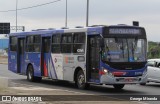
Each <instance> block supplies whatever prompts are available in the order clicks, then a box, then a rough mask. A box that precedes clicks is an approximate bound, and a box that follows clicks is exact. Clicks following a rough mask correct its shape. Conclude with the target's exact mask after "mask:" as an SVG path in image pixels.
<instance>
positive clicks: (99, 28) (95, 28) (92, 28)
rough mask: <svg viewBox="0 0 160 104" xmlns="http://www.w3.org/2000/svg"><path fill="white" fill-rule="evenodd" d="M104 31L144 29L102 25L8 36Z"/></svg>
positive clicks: (19, 33)
mask: <svg viewBox="0 0 160 104" xmlns="http://www.w3.org/2000/svg"><path fill="white" fill-rule="evenodd" d="M103 28H104V29H109V28H133V29H134V28H135V29H144V28H143V27H139V26H128V25H110V26H104V25H93V26H90V27H78V28H67V29H38V30H33V31H29V32H17V33H11V34H9V36H26V35H33V34H35V35H38V34H42V35H43V34H54V33H71V32H88V33H89V34H97V33H100V34H101V33H103Z"/></svg>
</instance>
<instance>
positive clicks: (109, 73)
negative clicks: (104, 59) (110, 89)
mask: <svg viewBox="0 0 160 104" xmlns="http://www.w3.org/2000/svg"><path fill="white" fill-rule="evenodd" d="M102 72H103V74H108V75H112V73H111V72H110V71H108V70H107V69H106V68H104V67H102Z"/></svg>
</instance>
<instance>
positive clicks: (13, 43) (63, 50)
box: [8, 25, 147, 89]
mask: <svg viewBox="0 0 160 104" xmlns="http://www.w3.org/2000/svg"><path fill="white" fill-rule="evenodd" d="M146 60H147V38H146V32H145V29H144V28H143V27H139V26H129V25H110V26H90V27H76V28H70V29H69V28H68V29H52V30H50V29H46V30H34V31H30V32H19V33H11V34H10V35H9V50H8V69H9V70H10V71H12V72H14V73H17V74H21V75H26V76H27V80H29V81H41V80H42V78H49V79H53V80H65V81H69V82H70V81H71V82H75V85H76V86H77V87H78V88H79V89H85V88H88V87H89V85H90V84H99V85H113V87H114V88H115V89H122V88H123V87H124V86H125V84H143V83H146V80H147V65H146V62H147V61H146Z"/></svg>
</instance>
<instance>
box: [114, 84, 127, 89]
mask: <svg viewBox="0 0 160 104" xmlns="http://www.w3.org/2000/svg"><path fill="white" fill-rule="evenodd" d="M124 85H125V84H115V85H113V87H114V88H115V89H116V90H121V89H122V88H123V87H124Z"/></svg>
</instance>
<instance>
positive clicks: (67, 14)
mask: <svg viewBox="0 0 160 104" xmlns="http://www.w3.org/2000/svg"><path fill="white" fill-rule="evenodd" d="M67 13H68V7H67V0H66V23H65V27H67V19H68V18H67V17H68V14H67Z"/></svg>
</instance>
